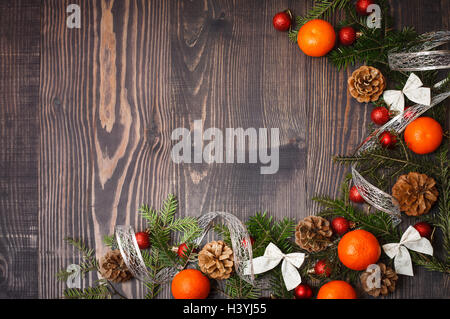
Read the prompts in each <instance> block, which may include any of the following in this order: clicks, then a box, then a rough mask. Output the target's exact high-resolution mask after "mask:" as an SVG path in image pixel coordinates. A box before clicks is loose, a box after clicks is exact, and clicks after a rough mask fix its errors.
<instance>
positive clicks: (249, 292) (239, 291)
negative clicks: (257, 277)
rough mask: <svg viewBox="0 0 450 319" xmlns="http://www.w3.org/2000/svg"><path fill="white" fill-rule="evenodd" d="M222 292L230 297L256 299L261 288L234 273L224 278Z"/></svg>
mask: <svg viewBox="0 0 450 319" xmlns="http://www.w3.org/2000/svg"><path fill="white" fill-rule="evenodd" d="M221 292H222V291H221ZM222 293H223V294H224V295H225V296H227V297H228V298H230V299H257V298H258V297H259V296H260V294H261V290H260V289H259V288H257V287H255V286H253V285H251V284H249V283H248V282H246V281H245V280H243V279H242V278H241V277H239V276H238V275H237V274H236V273H234V274H233V275H231V277H230V278H228V279H227V280H226V282H225V288H224V291H223V292H222Z"/></svg>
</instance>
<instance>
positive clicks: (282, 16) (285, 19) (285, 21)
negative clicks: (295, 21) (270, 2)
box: [272, 10, 292, 31]
mask: <svg viewBox="0 0 450 319" xmlns="http://www.w3.org/2000/svg"><path fill="white" fill-rule="evenodd" d="M272 23H273V26H274V28H275V29H277V30H278V31H287V30H289V28H290V27H291V24H292V16H291V14H290V11H289V10H286V11H283V12H278V13H277V14H276V15H274V17H273V19H272Z"/></svg>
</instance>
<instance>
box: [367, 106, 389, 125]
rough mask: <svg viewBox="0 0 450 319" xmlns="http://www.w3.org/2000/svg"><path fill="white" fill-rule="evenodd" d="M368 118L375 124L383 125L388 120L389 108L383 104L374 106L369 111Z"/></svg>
mask: <svg viewBox="0 0 450 319" xmlns="http://www.w3.org/2000/svg"><path fill="white" fill-rule="evenodd" d="M370 118H371V119H372V122H374V123H375V124H376V125H384V124H386V123H387V122H388V121H389V110H388V109H387V108H385V107H383V106H379V107H376V108H374V109H373V110H372V113H370Z"/></svg>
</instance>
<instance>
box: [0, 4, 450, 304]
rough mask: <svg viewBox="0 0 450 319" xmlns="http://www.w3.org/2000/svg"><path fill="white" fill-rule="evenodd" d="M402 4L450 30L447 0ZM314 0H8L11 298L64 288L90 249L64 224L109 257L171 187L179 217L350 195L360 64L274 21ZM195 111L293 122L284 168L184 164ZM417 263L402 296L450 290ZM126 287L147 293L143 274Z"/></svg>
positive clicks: (4, 134)
mask: <svg viewBox="0 0 450 319" xmlns="http://www.w3.org/2000/svg"><path fill="white" fill-rule="evenodd" d="M70 3H77V4H79V5H80V6H81V11H82V23H81V24H82V26H81V29H68V28H66V17H67V13H66V7H67V5H68V4H70ZM391 3H392V11H393V13H394V15H395V18H396V25H397V27H400V26H406V25H412V26H414V27H415V28H416V29H417V30H418V31H419V32H426V31H432V30H438V29H446V30H448V29H449V22H450V21H449V13H450V3H449V1H448V0H440V1H439V0H433V1H430V0H401V1H391ZM311 5H312V1H295V0H292V1H287V0H282V1H280V0H271V1H261V0H252V1H250V0H245V1H244V0H242V1H237V0H235V1H231V0H220V1H213V0H209V1H207V0H204V1H200V0H198V1H197V0H195V1H187V0H180V1H175V0H174V1H161V0H152V1H139V0H128V1H127V0H89V1H88V0H84V1H83V0H70V1H62V0H46V1H32V0H1V1H0V130H1V136H0V297H2V298H37V297H39V298H58V297H60V296H61V295H62V290H63V284H61V283H58V282H57V280H56V277H55V273H56V272H57V271H58V270H60V269H62V268H65V267H66V266H67V265H68V264H70V263H73V262H78V261H79V256H78V254H77V253H76V252H74V251H73V249H71V248H70V247H68V246H67V245H66V244H65V243H64V242H63V238H64V237H66V236H72V237H76V238H83V239H85V240H86V242H87V243H88V244H89V245H90V246H91V247H95V248H96V250H97V254H98V255H99V256H100V255H101V254H103V253H104V251H105V248H104V246H103V245H102V236H103V235H105V234H110V233H112V231H113V228H114V225H116V224H131V225H134V226H136V228H140V226H141V219H140V217H139V216H138V214H137V213H136V210H137V208H138V207H139V206H140V205H141V204H142V203H148V204H150V205H152V206H156V207H158V206H159V205H160V203H161V201H162V200H163V199H164V198H165V196H166V195H167V194H168V193H169V192H172V193H174V194H176V195H177V196H178V198H179V201H180V210H179V214H180V215H186V214H189V215H194V216H198V215H200V214H201V213H205V212H209V211H212V210H226V211H228V212H232V213H234V214H236V215H238V216H239V217H242V218H245V217H246V216H249V215H252V214H254V213H255V212H256V211H260V210H267V211H268V212H270V213H271V214H273V215H276V216H280V217H281V216H290V217H294V218H297V219H300V218H302V217H305V216H307V215H310V214H313V213H315V212H317V210H318V207H316V205H315V204H314V203H313V202H312V201H311V200H310V198H311V197H312V196H313V195H315V194H318V193H321V194H329V195H336V194H337V193H338V191H339V185H340V182H341V181H342V178H343V176H344V175H345V174H346V173H347V171H348V170H347V169H346V168H344V167H340V166H338V165H335V164H333V163H332V161H331V158H332V156H333V155H335V154H348V153H350V152H352V150H354V149H355V147H356V146H357V145H358V144H359V143H360V142H361V141H362V139H363V138H364V137H365V134H366V126H367V124H368V123H369V114H370V111H371V108H370V107H368V106H366V105H362V104H359V103H357V102H356V101H355V100H353V99H351V98H350V97H349V95H348V94H347V91H346V89H347V88H346V79H347V78H348V76H349V74H350V73H351V71H352V68H351V69H349V70H345V71H341V72H337V70H336V69H335V68H333V67H332V66H331V65H329V64H328V63H327V60H326V59H325V58H321V59H317V58H310V57H306V56H305V55H303V54H302V53H301V51H300V50H299V49H298V47H297V45H295V44H290V43H289V42H288V39H287V37H286V35H285V34H282V33H279V32H276V31H275V30H274V29H273V27H272V24H271V19H272V16H273V15H274V14H275V13H276V12H278V11H281V10H283V9H285V8H288V7H289V8H290V9H292V10H293V11H294V12H295V13H296V14H304V13H305V12H306V11H307V8H309V7H310V6H311ZM196 119H201V120H202V121H203V123H204V127H206V128H208V127H218V128H221V129H224V128H226V127H243V128H248V127H256V128H258V127H267V128H271V127H278V128H280V134H281V136H280V138H281V144H282V147H281V149H280V160H281V167H280V171H279V172H278V173H277V174H275V175H260V174H259V166H253V165H237V164H236V165H231V164H221V165H206V164H205V165H203V164H195V165H194V164H192V165H175V164H173V163H172V161H171V159H170V150H171V147H172V145H173V143H172V142H171V140H170V134H171V132H172V130H173V129H175V128H177V127H188V128H189V127H190V126H191V125H192V123H193V121H194V120H196ZM415 273H416V276H415V277H414V278H408V277H404V276H403V277H401V279H400V283H399V285H398V287H399V288H398V289H397V292H396V293H395V294H394V295H393V296H392V297H394V298H430V297H437V298H442V297H444V298H448V297H449V296H450V293H449V285H448V282H447V280H446V279H445V278H444V276H443V275H441V274H438V273H430V272H426V271H423V270H420V269H415ZM93 279H94V278H93V277H91V278H90V280H91V281H92V280H93ZM124 292H125V294H126V295H128V296H135V297H140V296H142V295H143V289H142V287H141V285H136V284H135V283H132V284H127V285H125V287H124ZM162 296H163V297H169V296H170V293H169V292H168V291H165V292H164V294H163V295H162Z"/></svg>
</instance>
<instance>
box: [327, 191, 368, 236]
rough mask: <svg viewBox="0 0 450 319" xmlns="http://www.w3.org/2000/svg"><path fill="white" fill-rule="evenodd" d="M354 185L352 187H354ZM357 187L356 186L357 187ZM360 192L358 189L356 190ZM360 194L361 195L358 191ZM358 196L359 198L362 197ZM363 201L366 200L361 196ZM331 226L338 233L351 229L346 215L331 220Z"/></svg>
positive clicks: (341, 233) (342, 233)
mask: <svg viewBox="0 0 450 319" xmlns="http://www.w3.org/2000/svg"><path fill="white" fill-rule="evenodd" d="M353 187H355V186H353ZM353 187H352V188H353ZM355 189H356V187H355ZM356 191H357V192H358V190H356ZM358 196H359V197H361V195H360V194H359V192H358ZM359 197H358V200H360V198H359ZM361 199H362V202H364V199H363V198H362V197H361ZM331 228H333V231H334V232H335V233H336V234H338V235H344V234H345V233H346V232H348V230H349V229H350V222H349V221H348V220H347V219H345V218H344V217H336V218H334V219H333V220H332V221H331Z"/></svg>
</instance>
